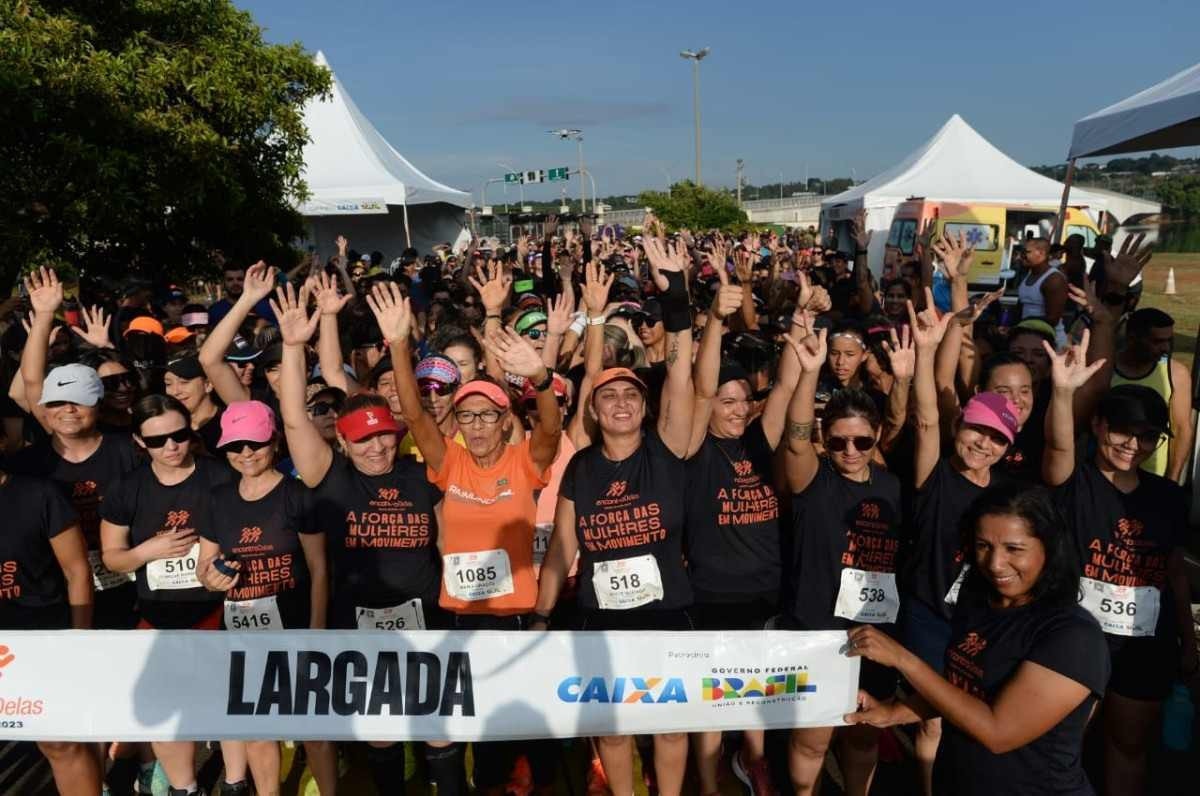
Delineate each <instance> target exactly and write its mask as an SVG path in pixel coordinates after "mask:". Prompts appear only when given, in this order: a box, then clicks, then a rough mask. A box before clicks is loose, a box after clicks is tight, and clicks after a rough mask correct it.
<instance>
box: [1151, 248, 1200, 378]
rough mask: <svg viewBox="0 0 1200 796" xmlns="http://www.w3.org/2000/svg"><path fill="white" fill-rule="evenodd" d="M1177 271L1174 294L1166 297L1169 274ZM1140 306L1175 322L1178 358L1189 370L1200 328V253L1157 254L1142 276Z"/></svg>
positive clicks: (1176, 353) (1176, 354)
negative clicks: (1167, 316) (1163, 314)
mask: <svg viewBox="0 0 1200 796" xmlns="http://www.w3.org/2000/svg"><path fill="white" fill-rule="evenodd" d="M1172 268H1174V269H1175V295H1174V296H1166V295H1163V291H1164V290H1165V289H1166V286H1167V272H1168V271H1169V270H1170V269H1172ZM1142 279H1143V282H1144V283H1145V289H1144V292H1143V293H1142V301H1141V303H1140V304H1139V305H1138V306H1140V307H1157V308H1159V309H1160V310H1162V311H1163V312H1166V313H1168V314H1170V316H1171V317H1172V318H1174V319H1175V356H1177V357H1179V358H1180V359H1182V360H1183V363H1184V364H1185V365H1187V366H1188V367H1191V365H1192V354H1193V352H1194V351H1195V350H1196V338H1197V335H1198V331H1197V330H1198V329H1200V252H1189V253H1186V254H1174V253H1171V254H1167V253H1164V254H1155V255H1154V259H1153V260H1151V261H1150V264H1149V265H1148V266H1146V270H1145V272H1144V273H1143V275H1142Z"/></svg>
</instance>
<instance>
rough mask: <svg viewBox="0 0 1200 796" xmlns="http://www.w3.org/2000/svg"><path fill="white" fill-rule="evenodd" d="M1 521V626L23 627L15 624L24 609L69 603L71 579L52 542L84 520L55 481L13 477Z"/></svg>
mask: <svg viewBox="0 0 1200 796" xmlns="http://www.w3.org/2000/svg"><path fill="white" fill-rule="evenodd" d="M0 517H4V531H3V532H2V533H0V627H19V626H23V625H21V623H20V622H15V623H14V621H13V620H14V619H16V620H19V618H20V614H21V612H22V610H28V609H36V608H47V607H50V606H55V605H62V604H64V603H65V602H66V599H67V590H66V581H64V579H63V574H62V569H61V568H60V567H59V565H58V559H56V558H55V557H54V550H53V549H52V548H51V547H50V540H51V539H53V538H55V537H56V536H58V535H59V534H61V533H63V532H64V531H66V530H67V529H68V528H70V527H71V526H73V525H75V524H76V523H78V522H79V517H78V515H76V513H75V510H74V509H73V508H71V504H70V503H69V502H68V501H67V498H66V496H64V495H63V494H62V491H61V490H60V489H59V488H58V487H57V486H56V485H55V484H53V483H52V482H50V481H47V480H46V479H44V478H35V477H33V476H27V475H18V474H12V473H10V474H9V475H8V478H7V480H6V482H5V483H4V485H3V486H0Z"/></svg>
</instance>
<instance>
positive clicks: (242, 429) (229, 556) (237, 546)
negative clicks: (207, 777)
mask: <svg viewBox="0 0 1200 796" xmlns="http://www.w3.org/2000/svg"><path fill="white" fill-rule="evenodd" d="M218 449H219V450H220V451H221V453H222V454H223V455H224V456H225V459H226V461H227V462H228V463H229V466H230V467H232V468H233V469H234V470H236V471H237V472H238V473H239V474H240V475H241V478H240V479H239V480H238V481H237V482H236V483H228V484H222V485H221V486H220V487H218V488H217V490H216V492H215V493H214V497H213V503H214V506H213V515H214V516H213V523H212V525H211V526H209V528H208V529H207V530H205V531H202V532H201V539H200V569H199V572H200V575H199V577H200V581H201V582H202V583H203V584H204V585H205V587H206V588H208V589H210V590H212V591H215V592H223V593H224V595H225V623H224V624H225V629H226V630H234V631H259V630H283V629H285V628H287V629H291V628H302V629H303V628H310V629H313V630H320V629H323V628H324V627H325V610H326V607H327V605H328V600H329V580H328V575H327V573H326V567H325V534H323V533H321V532H320V531H319V530H318V529H317V528H315V527H313V525H312V522H313V516H312V514H313V504H312V497H311V493H310V492H309V490H308V489H307V488H306V487H305V486H304V485H303V484H301V483H300V482H299V481H296V480H293V479H290V478H284V476H283V474H282V473H280V472H279V471H278V470H276V469H275V466H274V465H275V459H276V457H277V456H278V454H279V440H278V438H277V435H276V432H275V413H274V412H272V411H271V409H270V407H268V406H267V405H266V404H264V403H261V402H259V401H235V402H234V403H233V404H231V405H230V406H229V407H228V408H226V410H225V411H224V413H223V414H222V416H221V437H220V439H219V440H218ZM217 559H220V561H221V566H223V567H225V568H226V569H227V570H228V571H227V572H223V571H222V570H221V569H220V568H219V567H218V566H216V561H217ZM230 572H232V573H233V574H229V573H230ZM304 747H305V751H306V752H307V753H308V760H309V763H310V765H311V766H312V770H313V772H314V774H313V776H314V778H315V779H316V781H317V785H318V786H319V787H320V789H321V792H322V793H331V792H333V790H334V788H336V786H337V761H336V756H335V753H334V749H333V744H332V743H329V742H327V741H306V742H305V744H304ZM221 752H222V754H223V755H224V757H225V780H226V782H235V783H236V782H242V781H244V780H245V777H246V769H247V764H248V765H249V769H250V771H251V772H252V773H253V775H254V780H255V783H254V784H255V787H256V788H257V789H258V791H259V792H260V793H269V792H271V791H272V790H273V789H274V788H275V787H276V786H277V785H278V783H279V764H280V763H279V743H278V741H222V742H221Z"/></svg>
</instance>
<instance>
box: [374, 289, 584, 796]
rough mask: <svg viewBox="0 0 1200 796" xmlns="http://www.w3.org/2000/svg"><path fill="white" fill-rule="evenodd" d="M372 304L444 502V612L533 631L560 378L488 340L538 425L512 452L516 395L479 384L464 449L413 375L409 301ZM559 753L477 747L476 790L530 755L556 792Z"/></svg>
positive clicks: (391, 293)
mask: <svg viewBox="0 0 1200 796" xmlns="http://www.w3.org/2000/svg"><path fill="white" fill-rule="evenodd" d="M367 303H368V304H370V306H371V310H372V312H374V313H375V318H376V320H377V321H378V322H379V328H380V331H382V332H383V336H384V339H385V340H387V341H388V343H389V346H390V348H391V357H392V366H393V368H394V372H395V377H396V391H397V394H398V396H399V398H400V403H401V405H402V406H403V409H404V417H405V419H406V420H408V422H409V428H410V429H411V431H412V435H413V439H414V440H415V441H416V443H417V447H418V448H419V449H420V451H421V454H422V455H423V456H424V458H425V463H426V466H427V472H428V477H429V479H430V480H431V481H432V482H433V483H434V484H436V485H437V486H438V488H440V489H442V490H443V491H444V492H445V494H446V499H445V502H444V503H443V506H442V533H441V536H440V538H439V547H440V549H441V552H442V561H443V576H442V588H441V597H440V604H441V606H442V607H443V608H445V609H447V610H448V611H451V612H452V613H453V614H454V626H455V627H457V628H461V629H472V630H522V629H525V628H527V627H528V626H529V620H530V616H529V613H530V611H532V610H533V608H534V603H535V602H536V600H537V579H536V576H535V574H534V568H533V539H534V522H535V513H536V503H535V491H536V490H538V489H542V488H544V487H545V486H546V484H547V482H548V480H549V472H548V471H549V468H550V465H551V464H553V463H554V459H555V456H557V454H558V446H559V442H560V437H561V431H562V415H561V414H560V413H559V411H558V400H557V398H556V397H555V394H554V391H553V389H552V386H553V377H554V372H553V371H552V370H550V369H549V368H547V367H546V366H545V365H544V364H543V363H542V360H541V357H539V356H538V353H537V352H536V351H535V350H534V349H533V347H532V346H531V345H530V344H529V343H528V342H527V341H526V340H524V339H523V338H521V337H520V336H518V335H517V334H516V333H514V332H512V331H511V330H507V329H503V328H497V329H494V330H493V331H492V333H491V336H490V338H489V339H488V340H487V341H486V346H487V348H488V353H489V354H490V355H491V356H493V357H495V358H496V360H497V361H498V363H499V364H500V366H501V367H503V368H504V370H505V371H506V372H507V373H510V374H512V375H514V376H523V377H525V378H527V379H529V380H530V381H531V382H533V384H534V387H535V389H536V391H537V402H538V409H539V412H538V419H539V422H538V425H536V426H535V427H534V428H533V430H532V432H531V434H530V436H529V438H528V439H526V440H524V441H522V442H521V443H519V444H516V445H510V444H508V442H509V438H510V437H511V436H512V429H513V426H514V424H515V423H516V420H515V418H514V416H513V414H512V412H511V411H510V409H511V405H510V399H509V397H508V394H507V393H506V392H505V390H504V388H503V387H501V386H500V385H498V384H496V383H495V382H492V381H487V380H484V379H476V380H474V381H470V382H467V383H466V384H464V385H462V387H460V388H459V389H458V391H457V392H456V393H455V394H454V414H455V419H456V420H457V423H458V427H459V430H460V431H461V432H462V435H463V437H464V439H465V441H466V446H465V448H464V447H461V446H459V445H457V444H455V443H454V441H453V440H451V439H449V438H447V437H445V436H443V435H442V432H441V430H440V429H439V428H438V425H437V422H436V421H435V419H434V418H433V416H432V415H430V414H429V413H428V412H427V411H426V410H425V407H424V406H423V405H422V403H421V397H420V395H419V393H418V387H417V379H416V376H415V374H414V372H413V368H412V354H411V349H410V334H411V332H412V319H413V315H412V310H411V308H410V306H409V301H408V299H406V298H404V297H403V296H402V295H401V293H400V291H399V289H398V288H397V287H396V286H395V285H394V284H392V283H387V284H386V285H376V286H375V288H374V289H373V291H372V292H371V294H370V295H368V296H367ZM554 751H555V750H554V748H553V744H552V743H549V742H536V741H535V742H524V743H520V744H517V743H509V742H498V743H478V744H475V785H476V787H477V788H479V789H480V790H481V791H482V792H484V793H488V794H492V793H497V794H498V793H502V792H503V786H504V784H505V783H506V782H507V781H508V774H509V771H510V770H511V768H512V764H513V761H514V760H515V757H516V756H517V754H518V753H520V752H524V753H525V754H527V756H528V757H529V762H530V766H531V768H532V769H533V779H534V783H535V785H536V786H537V788H538V790H539V792H546V791H548V789H552V787H553V783H554V774H555V770H554V769H555V765H556V763H557V760H556V759H555V756H554V754H553V752H554Z"/></svg>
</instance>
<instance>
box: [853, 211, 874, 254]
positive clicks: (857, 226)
mask: <svg viewBox="0 0 1200 796" xmlns="http://www.w3.org/2000/svg"><path fill="white" fill-rule="evenodd" d="M850 235H851V237H853V238H854V247H855V248H856V249H857V250H858V251H866V250H867V247H868V246H870V245H871V231H870V230H869V229H867V211H866V209H865V208H864V209H862V210H859V211H858V212H857V213H855V214H854V221H852V222H851V225H850Z"/></svg>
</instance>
